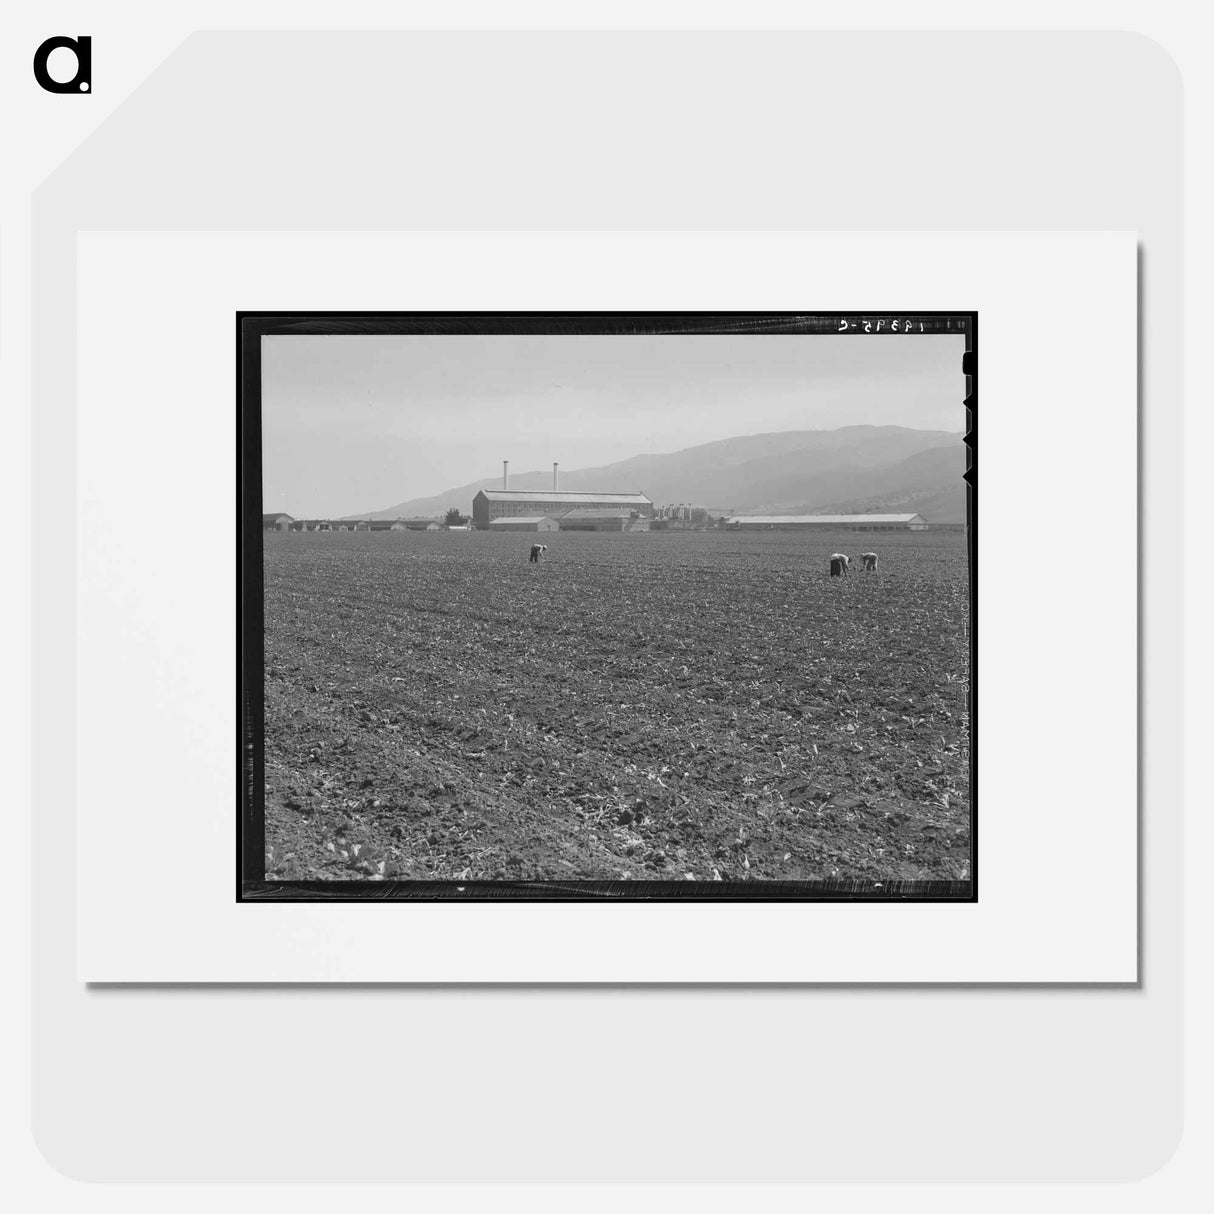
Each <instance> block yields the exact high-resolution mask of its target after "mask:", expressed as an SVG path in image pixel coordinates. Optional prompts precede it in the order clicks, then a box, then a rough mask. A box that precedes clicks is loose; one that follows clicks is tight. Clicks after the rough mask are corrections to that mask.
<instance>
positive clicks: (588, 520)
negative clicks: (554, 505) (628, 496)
mask: <svg viewBox="0 0 1214 1214" xmlns="http://www.w3.org/2000/svg"><path fill="white" fill-rule="evenodd" d="M560 527H561V530H562V531H648V530H649V519H648V518H646V517H645V516H643V515H640V514H638V513H635V512H634V511H630V510H570V511H568V512H567V513H565V514H562V515H561V517H560Z"/></svg>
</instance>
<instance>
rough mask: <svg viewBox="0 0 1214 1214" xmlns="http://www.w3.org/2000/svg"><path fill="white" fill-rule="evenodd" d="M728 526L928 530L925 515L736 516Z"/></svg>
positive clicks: (737, 527)
mask: <svg viewBox="0 0 1214 1214" xmlns="http://www.w3.org/2000/svg"><path fill="white" fill-rule="evenodd" d="M725 525H726V527H730V528H734V529H736V530H739V531H812V530H829V529H831V528H833V529H835V530H843V531H926V530H927V520H926V519H925V518H924V517H923V515H921V514H736V515H734V517H733V518H731V519H729V520H728V521H727V522H726V524H725Z"/></svg>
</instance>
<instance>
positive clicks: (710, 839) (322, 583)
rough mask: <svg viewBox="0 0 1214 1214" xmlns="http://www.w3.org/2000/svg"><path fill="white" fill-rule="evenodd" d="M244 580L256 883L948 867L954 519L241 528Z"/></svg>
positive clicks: (883, 873) (961, 778) (960, 626)
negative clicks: (498, 530) (249, 631)
mask: <svg viewBox="0 0 1214 1214" xmlns="http://www.w3.org/2000/svg"><path fill="white" fill-rule="evenodd" d="M536 538H539V539H542V540H543V541H544V542H545V543H547V544H548V546H549V547H548V556H547V559H546V560H545V561H544V562H543V563H541V564H539V565H532V564H529V563H528V560H527V552H528V548H529V547H530V544H531V542H532V541H533V539H536ZM869 548H871V549H873V550H875V551H877V552H878V553H879V554H880V571H879V572H878V573H870V574H865V573H861V572H859V570H858V565H859V560H858V555H859V553H860V552H861V551H864V550H867V549H869ZM835 550H840V551H844V552H848V553H850V554H851V555H852V557H853V558H855V560H854V565H853V570H852V573H851V574H850V575H849V576H847V577H846V578H831V577H829V576H828V573H827V556H828V555H829V553H831V552H833V551H835ZM265 574H266V589H265V636H266V667H265V669H266V676H265V693H266V704H265V713H266V728H265V742H266V849H267V850H266V871H267V876H268V877H269V878H270V879H279V880H318V879H343V880H349V879H360V878H362V879H367V880H378V879H404V880H408V879H413V878H456V879H462V880H493V879H501V880H505V879H509V880H536V879H539V880H584V879H598V880H616V879H620V878H635V879H664V880H666V879H679V880H685V879H687V878H688V877H692V878H694V879H696V880H699V881H713V880H717V879H721V880H734V881H736V880H751V881H762V880H771V879H780V880H806V879H817V878H827V879H829V878H841V879H847V880H852V879H861V880H865V881H889V880H913V879H923V878H931V879H942V880H958V879H963V878H966V877H968V876H969V875H970V824H969V817H970V803H969V763H970V747H969V706H968V696H969V634H968V620H969V612H968V572H967V557H966V550H965V537H964V535H962V534H957V533H943V532H941V533H932V532H926V533H896V532H887V533H868V534H864V533H862V534H854V533H838V534H825V535H822V534H809V533H804V532H801V533H776V532H752V533H742V534H721V533H717V532H706V533H694V532H685V533H680V532H651V533H649V534H638V535H606V534H604V535H593V534H590V535H588V534H579V533H557V534H550V535H544V536H540V537H535V536H533V535H529V534H525V533H524V534H519V533H516V534H513V535H488V534H480V533H472V534H463V533H447V532H435V533H425V532H376V533H357V532H356V533H332V534H329V533H312V534H307V533H305V534H290V533H288V534H275V533H271V534H268V535H267V536H266V537H265Z"/></svg>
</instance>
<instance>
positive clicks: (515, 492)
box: [472, 460, 653, 531]
mask: <svg viewBox="0 0 1214 1214" xmlns="http://www.w3.org/2000/svg"><path fill="white" fill-rule="evenodd" d="M558 470H559V469H558V465H557V464H553V465H552V490H551V492H549V491H547V490H543V489H511V488H510V475H509V473H510V468H509V463H508V461H505V460H503V461H502V487H501V488H500V489H482V490H481V491H480V492H479V493H478V494H477V495H476V496H475V497H474V498H473V499H472V525H473V526H474V527H476V528H477V529H479V530H483V531H487V530H489V528H490V524H491V523H492V522H493V521H494V520H495V519H500V518H538V517H548V518H558V519H559V518H561V517H562V516H564V515H566V514H568V513H569V511H571V510H573V509H575V508H577V509H585V510H613V511H615V512H617V513H618V512H626V513H628V514H629V515H630V516H631V515H633V514H635V515H637V516H638V517H642V518H651V517H652V516H653V502H652V501H650V499H649V498H647V497H646V496H645V494H643V493H562V492H561V490H560V487H559V486H560V481H559V479H558Z"/></svg>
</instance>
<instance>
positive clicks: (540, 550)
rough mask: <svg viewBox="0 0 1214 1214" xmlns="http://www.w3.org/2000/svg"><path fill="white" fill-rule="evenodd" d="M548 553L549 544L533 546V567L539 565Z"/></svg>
mask: <svg viewBox="0 0 1214 1214" xmlns="http://www.w3.org/2000/svg"><path fill="white" fill-rule="evenodd" d="M547 551H548V545H547V544H532V545H531V563H532V564H533V565H536V564H538V563H539V559H540V557H541V556H543V555H544V553H545V552H547Z"/></svg>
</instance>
